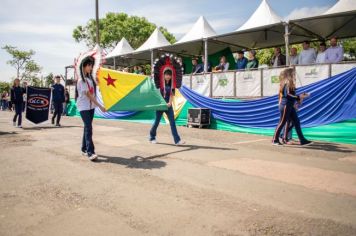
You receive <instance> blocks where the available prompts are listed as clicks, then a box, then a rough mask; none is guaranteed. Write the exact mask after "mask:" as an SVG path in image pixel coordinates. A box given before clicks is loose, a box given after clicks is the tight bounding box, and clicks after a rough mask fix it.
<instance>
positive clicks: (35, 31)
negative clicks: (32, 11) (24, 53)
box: [0, 22, 73, 37]
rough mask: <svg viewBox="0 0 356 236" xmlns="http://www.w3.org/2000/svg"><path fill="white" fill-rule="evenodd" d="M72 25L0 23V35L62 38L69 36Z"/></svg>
mask: <svg viewBox="0 0 356 236" xmlns="http://www.w3.org/2000/svg"><path fill="white" fill-rule="evenodd" d="M72 30H73V26H72V25H60V24H50V23H43V24H41V25H38V24H34V23H29V22H6V23H0V33H3V34H5V33H6V34H13V33H14V34H16V33H17V34H31V35H50V36H61V37H62V36H63V35H68V34H69V35H71V33H72Z"/></svg>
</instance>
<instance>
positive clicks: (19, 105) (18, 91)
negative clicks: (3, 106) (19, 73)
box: [11, 79, 26, 128]
mask: <svg viewBox="0 0 356 236" xmlns="http://www.w3.org/2000/svg"><path fill="white" fill-rule="evenodd" d="M25 93H26V91H25V89H24V88H22V87H21V86H20V80H19V79H15V80H14V84H13V86H12V88H11V104H12V106H14V107H15V115H14V118H13V120H12V121H13V125H14V126H16V127H17V128H22V109H23V103H24V99H23V97H24V94H25ZM17 118H18V119H17ZM16 120H17V125H16Z"/></svg>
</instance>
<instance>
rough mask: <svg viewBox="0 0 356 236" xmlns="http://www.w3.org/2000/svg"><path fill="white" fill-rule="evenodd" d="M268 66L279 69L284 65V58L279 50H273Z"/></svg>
mask: <svg viewBox="0 0 356 236" xmlns="http://www.w3.org/2000/svg"><path fill="white" fill-rule="evenodd" d="M270 65H271V66H272V67H279V66H285V65H286V56H285V55H283V54H282V52H281V48H275V49H274V55H273V57H272V59H271V62H270Z"/></svg>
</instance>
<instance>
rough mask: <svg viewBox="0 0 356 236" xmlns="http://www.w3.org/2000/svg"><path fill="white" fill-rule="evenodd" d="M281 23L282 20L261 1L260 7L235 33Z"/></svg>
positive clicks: (263, 0) (265, 0) (265, 1)
mask: <svg viewBox="0 0 356 236" xmlns="http://www.w3.org/2000/svg"><path fill="white" fill-rule="evenodd" d="M280 22H282V18H281V17H279V16H278V15H277V14H276V13H275V12H274V11H273V10H272V8H271V7H270V6H269V5H268V3H267V0H262V2H261V4H260V6H259V7H258V8H257V9H256V11H255V12H254V13H253V14H252V15H251V16H250V18H249V19H248V20H247V21H246V22H245V24H243V25H242V26H240V28H238V29H237V30H236V31H242V30H247V29H252V28H257V27H262V26H266V25H273V24H277V23H280Z"/></svg>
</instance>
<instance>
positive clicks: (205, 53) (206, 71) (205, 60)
mask: <svg viewBox="0 0 356 236" xmlns="http://www.w3.org/2000/svg"><path fill="white" fill-rule="evenodd" d="M204 73H208V39H204Z"/></svg>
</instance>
